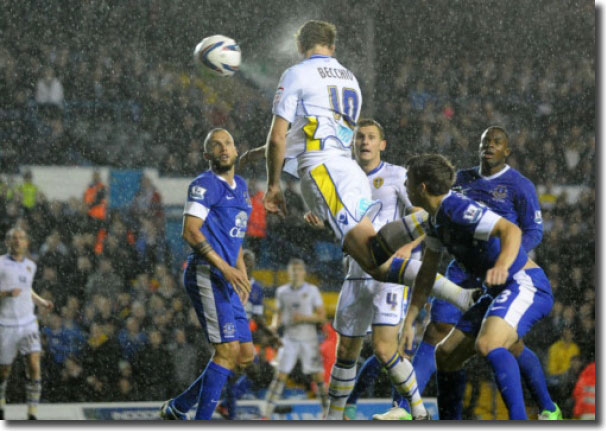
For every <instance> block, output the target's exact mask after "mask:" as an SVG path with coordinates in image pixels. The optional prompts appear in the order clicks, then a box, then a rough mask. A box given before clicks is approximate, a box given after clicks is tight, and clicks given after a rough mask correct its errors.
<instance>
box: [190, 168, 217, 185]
mask: <svg viewBox="0 0 606 431" xmlns="http://www.w3.org/2000/svg"><path fill="white" fill-rule="evenodd" d="M217 181H218V180H217V176H216V175H215V174H213V173H212V171H210V170H208V171H204V172H202V173H201V174H200V175H198V176H197V177H196V178H194V179H193V180H192V181H191V183H190V185H192V186H194V185H196V186H200V185H214V184H216V183H217Z"/></svg>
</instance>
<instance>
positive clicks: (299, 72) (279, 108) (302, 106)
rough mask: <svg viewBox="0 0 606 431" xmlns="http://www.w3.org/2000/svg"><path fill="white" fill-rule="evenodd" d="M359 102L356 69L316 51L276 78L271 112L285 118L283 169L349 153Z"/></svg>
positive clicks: (307, 166) (308, 165) (292, 168)
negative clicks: (286, 127)
mask: <svg viewBox="0 0 606 431" xmlns="http://www.w3.org/2000/svg"><path fill="white" fill-rule="evenodd" d="M361 108H362V92H361V91H360V86H359V85H358V80H357V79H356V77H355V76H354V74H353V73H352V72H351V71H350V70H348V69H347V68H345V67H344V66H342V65H341V63H339V62H338V61H337V60H336V59H335V58H333V57H327V56H322V55H314V56H311V57H309V58H306V59H305V60H303V61H301V62H300V63H298V64H296V65H294V66H292V67H290V68H289V69H287V70H286V71H285V72H284V73H283V74H282V77H281V78H280V84H279V85H278V90H277V91H276V95H275V97H274V102H273V109H272V113H273V114H274V115H278V116H280V117H282V118H284V119H285V120H287V121H288V122H290V124H291V127H290V130H289V132H288V134H287V135H286V154H285V166H284V170H286V171H287V172H289V173H290V174H293V175H297V176H299V175H298V174H297V165H298V169H299V170H301V169H308V168H311V167H313V166H316V165H318V164H320V163H321V162H322V161H324V160H326V157H348V158H351V145H352V140H353V129H354V127H355V125H356V122H357V121H358V117H359V116H360V110H361Z"/></svg>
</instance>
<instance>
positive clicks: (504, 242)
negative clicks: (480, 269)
mask: <svg viewBox="0 0 606 431" xmlns="http://www.w3.org/2000/svg"><path fill="white" fill-rule="evenodd" d="M490 236H497V237H499V239H500V240H501V252H500V253H499V257H497V261H496V262H495V264H494V266H493V267H492V268H490V269H489V270H488V271H486V284H487V285H488V286H499V285H501V284H504V283H505V282H506V281H507V275H508V270H509V267H510V266H511V265H512V264H513V262H514V261H515V259H516V257H517V256H518V253H519V252H520V245H521V244H522V231H521V230H520V228H519V227H517V226H516V225H515V224H513V223H511V222H510V221H508V220H505V219H504V218H500V219H499V221H497V223H496V224H495V225H494V227H493V228H492V231H491V232H490Z"/></svg>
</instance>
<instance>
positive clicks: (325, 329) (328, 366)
mask: <svg viewBox="0 0 606 431" xmlns="http://www.w3.org/2000/svg"><path fill="white" fill-rule="evenodd" d="M322 333H323V334H324V341H322V344H320V354H321V355H322V361H323V363H324V382H325V383H326V385H328V383H329V382H330V372H331V370H332V366H333V365H334V363H335V361H336V360H337V332H336V331H335V330H334V329H333V328H332V324H331V323H330V322H325V323H324V324H323V325H322Z"/></svg>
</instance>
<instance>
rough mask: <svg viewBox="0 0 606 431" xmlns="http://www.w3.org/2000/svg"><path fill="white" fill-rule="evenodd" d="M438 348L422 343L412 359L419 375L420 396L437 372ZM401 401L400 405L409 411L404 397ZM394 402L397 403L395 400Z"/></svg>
mask: <svg viewBox="0 0 606 431" xmlns="http://www.w3.org/2000/svg"><path fill="white" fill-rule="evenodd" d="M435 352H436V346H434V345H432V344H429V343H426V342H424V341H421V343H420V344H419V347H418V348H417V351H416V352H415V355H414V356H413V358H412V367H413V368H414V370H415V374H416V375H417V386H418V387H419V394H420V395H423V391H424V390H425V386H427V383H428V382H429V379H431V377H432V376H433V374H434V373H435V372H436V358H435ZM400 398H401V401H400V402H399V403H398V405H399V406H400V407H402V408H404V409H406V410H408V411H410V406H409V405H408V400H407V399H406V398H404V397H400ZM394 401H397V400H395V399H394Z"/></svg>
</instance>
